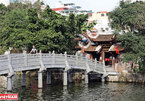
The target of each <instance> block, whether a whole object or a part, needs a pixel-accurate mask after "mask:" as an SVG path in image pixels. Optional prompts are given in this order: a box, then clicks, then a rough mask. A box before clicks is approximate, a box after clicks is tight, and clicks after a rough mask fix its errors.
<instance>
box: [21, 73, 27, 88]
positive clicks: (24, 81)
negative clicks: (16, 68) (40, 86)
mask: <svg viewBox="0 0 145 101" xmlns="http://www.w3.org/2000/svg"><path fill="white" fill-rule="evenodd" d="M21 85H22V86H23V87H25V86H26V71H22V82H21Z"/></svg>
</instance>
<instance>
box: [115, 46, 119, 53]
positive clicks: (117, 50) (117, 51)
mask: <svg viewBox="0 0 145 101" xmlns="http://www.w3.org/2000/svg"><path fill="white" fill-rule="evenodd" d="M116 54H119V49H118V45H116Z"/></svg>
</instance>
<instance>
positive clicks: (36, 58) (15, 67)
mask: <svg viewBox="0 0 145 101" xmlns="http://www.w3.org/2000/svg"><path fill="white" fill-rule="evenodd" d="M55 68H57V69H59V68H61V69H63V70H64V73H63V75H64V76H63V84H64V85H67V78H69V77H70V76H69V77H67V75H68V74H69V73H68V70H70V69H82V70H84V71H85V82H86V83H88V75H87V74H88V73H89V72H96V73H99V74H102V75H103V76H102V79H104V77H106V76H107V75H108V73H107V72H106V67H105V65H104V64H103V63H100V62H98V61H97V60H91V59H88V57H87V56H86V57H83V56H78V55H77V54H76V55H67V53H66V52H65V53H64V54H55V52H52V53H51V52H49V53H41V52H40V53H37V54H27V53H26V51H24V52H23V53H19V54H7V55H0V75H6V74H7V89H8V90H12V83H11V82H12V79H11V78H12V76H13V75H14V74H15V72H18V71H22V73H23V74H22V77H23V78H24V80H22V82H23V85H25V72H26V71H29V70H36V69H37V70H38V69H39V71H38V88H42V87H43V81H42V77H43V76H42V73H43V71H45V70H49V69H55ZM47 79H48V80H47V82H48V84H49V83H50V82H51V80H50V79H51V75H50V73H49V71H48V73H47Z"/></svg>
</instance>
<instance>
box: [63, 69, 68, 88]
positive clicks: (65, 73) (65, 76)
mask: <svg viewBox="0 0 145 101" xmlns="http://www.w3.org/2000/svg"><path fill="white" fill-rule="evenodd" d="M63 85H64V86H67V71H65V70H64V72H63Z"/></svg>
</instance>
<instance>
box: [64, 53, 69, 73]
mask: <svg viewBox="0 0 145 101" xmlns="http://www.w3.org/2000/svg"><path fill="white" fill-rule="evenodd" d="M64 56H65V65H66V67H65V70H66V71H67V70H68V69H69V63H68V59H67V52H65V53H64Z"/></svg>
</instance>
